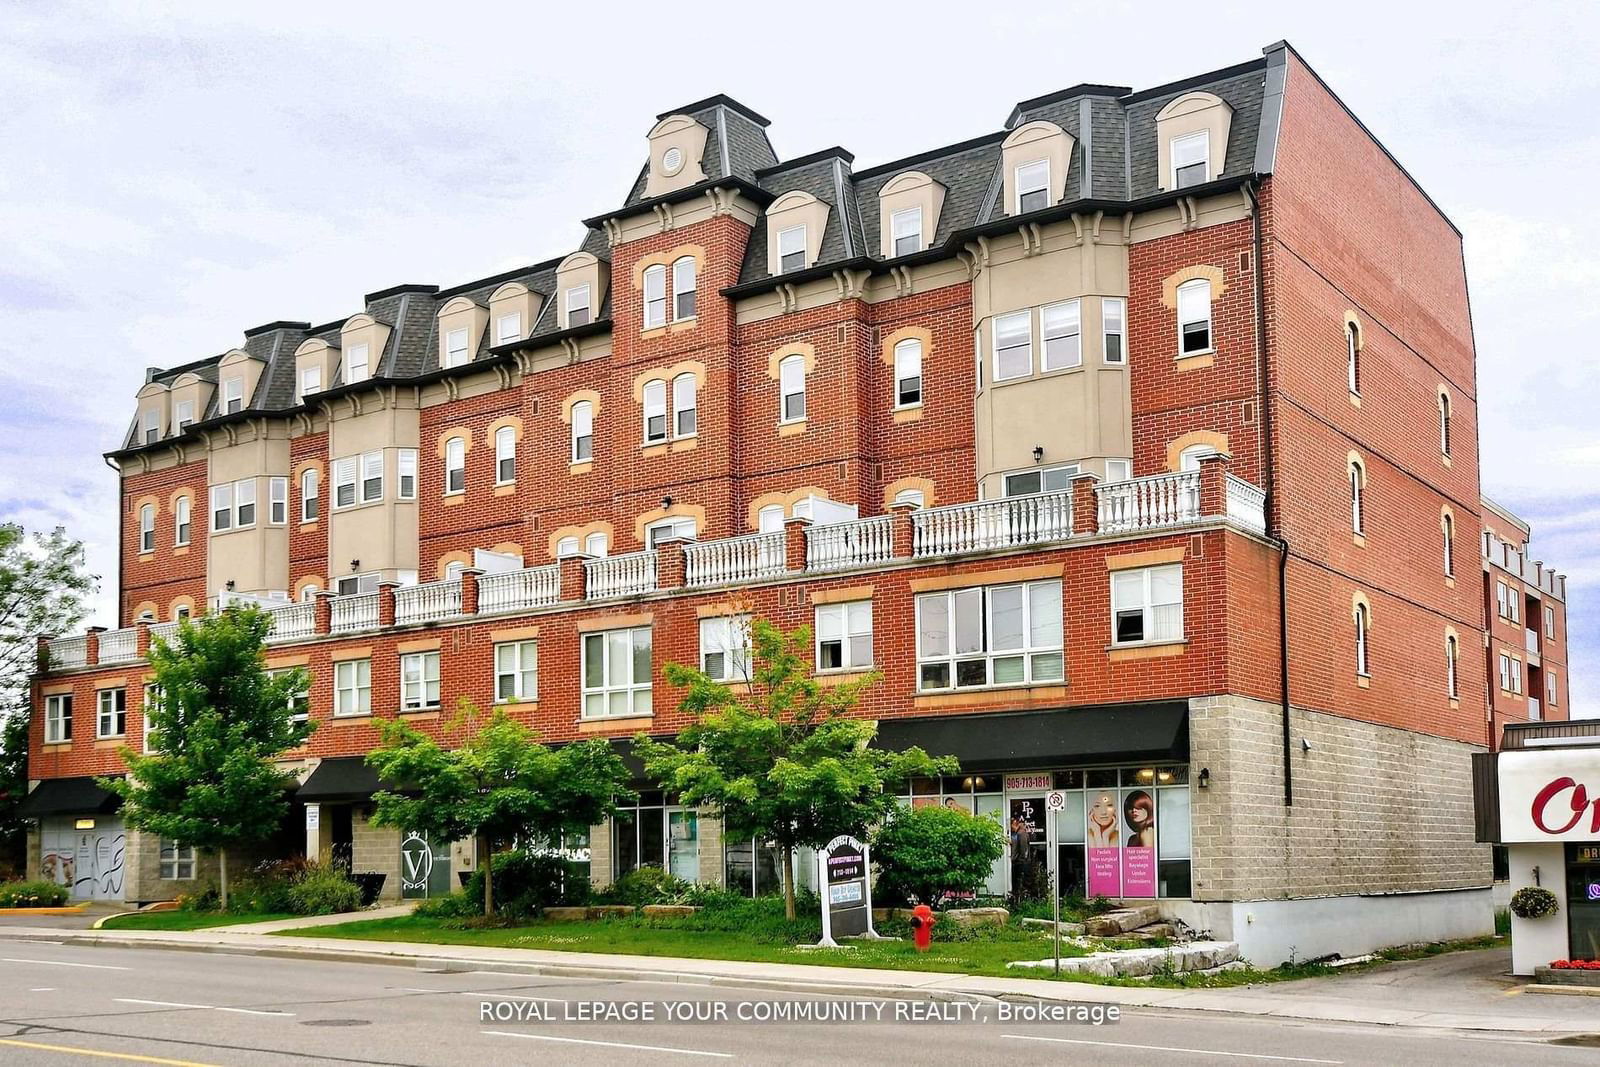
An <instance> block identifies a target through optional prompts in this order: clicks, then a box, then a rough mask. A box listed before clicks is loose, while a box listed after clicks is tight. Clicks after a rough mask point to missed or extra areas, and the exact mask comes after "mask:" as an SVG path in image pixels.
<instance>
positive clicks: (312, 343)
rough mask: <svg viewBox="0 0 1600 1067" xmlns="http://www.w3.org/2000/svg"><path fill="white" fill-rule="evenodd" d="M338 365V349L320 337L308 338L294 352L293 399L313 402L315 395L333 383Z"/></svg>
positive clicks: (298, 401) (301, 401)
mask: <svg viewBox="0 0 1600 1067" xmlns="http://www.w3.org/2000/svg"><path fill="white" fill-rule="evenodd" d="M338 366H339V349H338V347H337V346H336V345H332V344H329V343H328V342H327V341H325V340H324V339H322V338H320V337H312V338H308V339H307V340H305V341H304V342H302V343H301V345H300V347H299V348H297V349H295V353H294V399H295V403H297V404H304V403H307V402H315V400H316V395H317V394H318V393H320V392H322V391H323V390H324V389H327V388H328V387H329V386H331V385H332V384H333V375H334V372H335V371H336V370H337V369H338Z"/></svg>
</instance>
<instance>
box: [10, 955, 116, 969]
mask: <svg viewBox="0 0 1600 1067" xmlns="http://www.w3.org/2000/svg"><path fill="white" fill-rule="evenodd" d="M0 963H37V964H40V965H42V966H45V967H87V968H89V969H90V970H92V971H131V970H133V968H132V967H113V966H111V965H110V964H109V963H68V962H66V961H65V960H23V959H17V958H16V957H14V956H0Z"/></svg>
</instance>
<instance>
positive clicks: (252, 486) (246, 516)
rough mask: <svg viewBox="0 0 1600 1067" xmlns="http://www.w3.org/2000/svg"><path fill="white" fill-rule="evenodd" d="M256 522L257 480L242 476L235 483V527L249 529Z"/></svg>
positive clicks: (236, 528)
mask: <svg viewBox="0 0 1600 1067" xmlns="http://www.w3.org/2000/svg"><path fill="white" fill-rule="evenodd" d="M255 524H256V480H255V479H254V478H242V479H240V480H239V481H237V482H234V483H233V528H234V529H235V530H247V529H249V528H250V527H252V526H254V525H255Z"/></svg>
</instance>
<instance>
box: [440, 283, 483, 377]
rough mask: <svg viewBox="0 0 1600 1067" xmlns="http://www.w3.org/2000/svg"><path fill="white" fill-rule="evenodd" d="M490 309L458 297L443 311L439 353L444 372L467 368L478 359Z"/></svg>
mask: <svg viewBox="0 0 1600 1067" xmlns="http://www.w3.org/2000/svg"><path fill="white" fill-rule="evenodd" d="M488 325H489V309H488V308H487V307H486V306H484V305H483V304H480V303H478V302H477V301H476V300H473V299H471V298H470V297H465V296H457V297H453V298H451V299H450V300H449V301H447V302H446V303H445V305H444V307H442V308H440V309H439V315H438V323H437V326H438V329H437V330H435V331H434V332H435V333H436V334H438V342H437V347H438V352H437V357H438V360H439V367H440V369H448V368H450V367H464V366H466V365H467V364H468V363H471V362H472V361H473V360H474V359H476V358H477V356H478V345H479V343H480V342H481V341H482V340H483V331H484V328H485V327H487V326H488Z"/></svg>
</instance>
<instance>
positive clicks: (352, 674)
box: [333, 659, 372, 719]
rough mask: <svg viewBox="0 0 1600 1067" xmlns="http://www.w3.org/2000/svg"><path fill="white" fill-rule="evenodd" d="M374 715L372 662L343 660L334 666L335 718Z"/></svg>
mask: <svg viewBox="0 0 1600 1067" xmlns="http://www.w3.org/2000/svg"><path fill="white" fill-rule="evenodd" d="M371 714H372V660H370V659H342V660H339V661H338V662H337V663H335V664H334V665H333V717H334V718H336V719H349V718H355V717H357V716H361V715H371Z"/></svg>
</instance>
